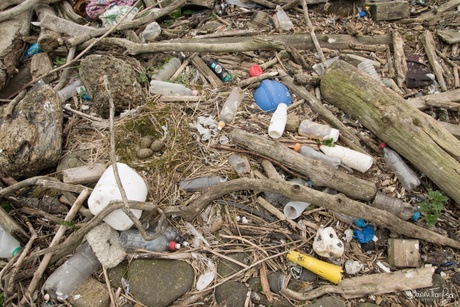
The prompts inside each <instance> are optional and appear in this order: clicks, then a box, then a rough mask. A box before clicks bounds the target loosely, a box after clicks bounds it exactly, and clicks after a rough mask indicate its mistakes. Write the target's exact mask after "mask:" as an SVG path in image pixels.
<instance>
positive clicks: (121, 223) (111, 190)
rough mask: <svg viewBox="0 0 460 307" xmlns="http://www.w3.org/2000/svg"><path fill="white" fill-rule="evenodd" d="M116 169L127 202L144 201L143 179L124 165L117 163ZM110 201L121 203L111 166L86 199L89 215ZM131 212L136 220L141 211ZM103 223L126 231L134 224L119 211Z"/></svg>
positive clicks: (145, 189)
mask: <svg viewBox="0 0 460 307" xmlns="http://www.w3.org/2000/svg"><path fill="white" fill-rule="evenodd" d="M117 169H118V173H119V175H120V180H121V183H122V185H123V189H124V190H125V192H126V197H127V198H128V200H135V201H145V200H146V198H147V192H148V190H147V185H146V184H145V181H144V179H143V178H142V177H141V176H140V175H139V174H137V173H136V171H134V170H133V169H132V168H130V167H129V166H128V165H126V164H124V163H117ZM111 201H122V198H121V193H120V190H119V189H118V186H117V182H116V180H115V175H114V173H113V165H111V166H109V167H108V168H107V169H106V170H105V172H104V173H103V174H102V176H101V178H99V181H98V182H97V184H96V186H95V187H94V189H93V192H92V193H91V195H90V196H89V198H88V207H89V209H90V210H91V213H92V214H94V215H96V214H98V213H99V212H100V211H102V209H104V208H105V207H106V206H108V205H109V203H110V202H111ZM131 212H132V213H133V214H134V215H135V216H136V217H137V218H140V217H141V215H142V210H139V209H131ZM104 222H106V223H107V224H109V225H110V226H112V228H114V229H116V230H126V229H129V228H130V227H131V226H133V225H134V222H133V221H132V220H131V219H130V218H129V216H127V215H126V214H125V213H124V212H123V211H122V210H121V209H117V210H114V211H112V212H111V213H110V214H109V215H107V216H106V217H105V218H104Z"/></svg>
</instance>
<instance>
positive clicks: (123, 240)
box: [120, 229, 180, 252]
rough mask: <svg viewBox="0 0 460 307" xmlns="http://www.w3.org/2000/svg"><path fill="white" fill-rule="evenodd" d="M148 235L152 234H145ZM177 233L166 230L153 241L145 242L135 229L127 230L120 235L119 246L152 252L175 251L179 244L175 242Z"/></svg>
mask: <svg viewBox="0 0 460 307" xmlns="http://www.w3.org/2000/svg"><path fill="white" fill-rule="evenodd" d="M147 233H148V234H149V235H151V234H153V233H152V232H147ZM176 235H177V233H174V232H172V231H169V230H167V233H162V234H160V235H159V236H158V237H156V238H155V239H153V240H150V241H146V240H145V239H144V238H143V237H142V234H141V233H140V232H139V230H137V229H128V230H126V231H122V232H121V233H120V245H121V246H122V247H124V248H126V249H146V250H149V251H154V252H164V251H175V250H178V249H179V248H180V244H179V243H177V242H175V241H174V240H175V237H176Z"/></svg>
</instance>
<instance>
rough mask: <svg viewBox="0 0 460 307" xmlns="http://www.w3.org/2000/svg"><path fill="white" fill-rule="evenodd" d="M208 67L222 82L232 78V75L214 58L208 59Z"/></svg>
mask: <svg viewBox="0 0 460 307" xmlns="http://www.w3.org/2000/svg"><path fill="white" fill-rule="evenodd" d="M208 67H209V68H211V69H212V71H213V72H214V73H215V74H216V75H217V76H218V77H219V78H220V79H221V80H222V81H224V82H228V81H230V80H231V79H232V76H230V74H229V73H228V71H227V70H226V69H224V68H223V67H222V65H220V64H219V62H217V61H216V60H210V61H209V62H208Z"/></svg>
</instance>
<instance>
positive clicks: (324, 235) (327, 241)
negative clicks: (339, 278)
mask: <svg viewBox="0 0 460 307" xmlns="http://www.w3.org/2000/svg"><path fill="white" fill-rule="evenodd" d="M313 250H314V251H315V253H317V254H318V255H320V256H322V257H329V258H339V257H342V255H343V252H344V245H343V242H342V241H341V240H340V239H339V238H338V237H337V234H336V232H335V230H334V228H332V227H326V228H320V229H318V231H317V232H316V237H315V240H314V241H313Z"/></svg>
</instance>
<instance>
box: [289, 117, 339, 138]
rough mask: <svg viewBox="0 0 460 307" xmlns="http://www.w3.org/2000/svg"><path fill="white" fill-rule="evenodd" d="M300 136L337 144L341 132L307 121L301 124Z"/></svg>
mask: <svg viewBox="0 0 460 307" xmlns="http://www.w3.org/2000/svg"><path fill="white" fill-rule="evenodd" d="M298 132H299V134H300V135H304V136H308V137H310V138H314V139H319V140H324V139H332V140H333V141H334V142H337V140H338V139H339V135H340V131H339V130H337V129H335V128H332V127H329V126H327V125H322V124H318V123H315V122H312V121H311V120H308V119H305V120H303V121H302V122H301V123H300V126H299V131H298Z"/></svg>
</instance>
